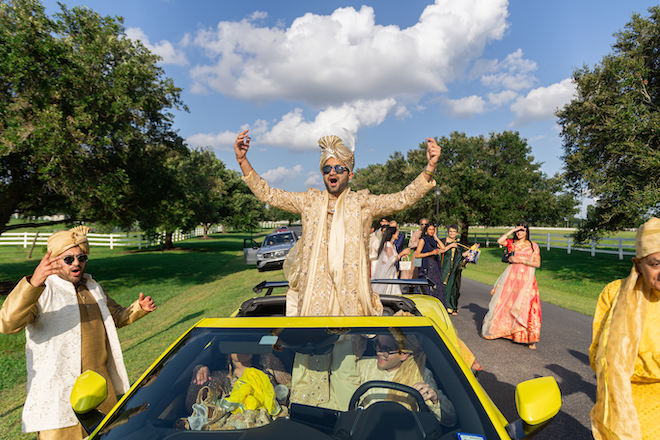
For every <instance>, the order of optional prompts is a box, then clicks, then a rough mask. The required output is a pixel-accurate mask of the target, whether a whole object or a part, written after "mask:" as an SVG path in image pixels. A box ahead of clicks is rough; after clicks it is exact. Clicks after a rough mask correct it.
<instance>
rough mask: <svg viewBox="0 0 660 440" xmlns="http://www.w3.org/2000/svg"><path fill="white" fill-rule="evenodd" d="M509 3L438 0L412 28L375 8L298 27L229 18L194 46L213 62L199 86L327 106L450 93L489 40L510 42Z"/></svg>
mask: <svg viewBox="0 0 660 440" xmlns="http://www.w3.org/2000/svg"><path fill="white" fill-rule="evenodd" d="M507 6H508V1H507V0H464V1H461V2H456V1H454V0H436V1H435V3H434V4H432V5H429V6H427V7H426V8H425V9H424V11H423V12H422V14H421V16H420V18H419V21H418V22H417V23H416V24H415V25H413V26H411V27H409V28H405V29H401V28H399V27H398V26H393V25H390V26H382V25H377V24H376V20H375V13H374V9H373V8H371V7H369V6H362V7H361V8H360V10H356V9H354V8H352V7H347V8H339V9H337V10H335V11H334V12H333V13H332V14H331V15H317V14H312V13H307V14H305V15H303V16H302V17H298V18H297V19H295V20H294V21H293V23H292V24H291V26H289V27H288V28H281V27H272V28H270V27H264V26H261V25H259V24H257V23H256V22H255V20H257V19H258V20H261V19H263V18H264V15H263V13H259V14H256V15H253V16H252V17H251V18H250V19H245V20H242V21H240V22H227V21H222V22H220V23H218V25H217V27H216V28H213V29H203V30H200V31H198V32H197V34H196V36H195V38H194V40H193V44H194V45H196V46H197V47H199V48H201V49H202V50H203V51H204V52H205V53H206V55H207V57H208V58H209V62H207V63H204V64H200V65H197V66H195V67H194V68H193V69H192V71H191V76H192V78H193V80H194V81H195V84H194V86H193V87H192V88H191V89H192V90H195V91H198V92H199V91H203V90H205V89H207V88H208V89H211V90H214V91H216V92H219V93H222V94H225V95H228V96H232V97H235V98H239V99H246V100H252V101H268V100H275V99H284V100H295V101H302V102H305V103H308V104H311V105H314V106H323V107H325V106H340V105H341V104H343V103H345V102H351V101H353V100H356V99H360V100H364V101H378V100H383V99H390V98H393V97H394V98H396V97H400V96H411V95H423V94H425V93H429V92H444V91H446V90H447V86H446V84H447V83H449V82H451V81H453V80H455V79H456V78H459V77H462V76H463V74H464V71H465V69H466V67H467V66H468V65H469V63H471V62H472V61H473V60H475V59H477V58H479V56H481V54H482V53H483V50H484V47H485V46H486V44H488V43H489V42H490V41H492V40H497V39H501V38H502V37H503V35H504V32H505V30H506V28H507V22H506V18H507V16H508V11H507ZM399 114H401V112H399ZM404 114H405V112H404Z"/></svg>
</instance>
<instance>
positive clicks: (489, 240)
mask: <svg viewBox="0 0 660 440" xmlns="http://www.w3.org/2000/svg"><path fill="white" fill-rule="evenodd" d="M469 236H470V242H471V243H480V244H482V245H485V246H486V247H489V246H490V245H491V244H495V245H496V244H497V239H498V238H500V236H501V234H489V233H483V232H478V233H470V234H469ZM531 238H532V240H533V241H535V242H536V243H537V244H538V245H539V246H541V247H545V248H546V249H547V250H550V249H551V248H554V249H566V253H567V254H570V253H571V252H573V251H580V252H589V253H590V254H591V256H592V257H594V256H596V254H614V255H618V256H619V260H623V258H624V256H632V257H634V256H635V239H634V238H603V239H601V240H599V241H598V242H596V241H595V240H591V242H589V243H581V244H579V245H576V244H575V243H574V241H573V237H571V236H570V235H554V234H541V233H534V232H532V233H531Z"/></svg>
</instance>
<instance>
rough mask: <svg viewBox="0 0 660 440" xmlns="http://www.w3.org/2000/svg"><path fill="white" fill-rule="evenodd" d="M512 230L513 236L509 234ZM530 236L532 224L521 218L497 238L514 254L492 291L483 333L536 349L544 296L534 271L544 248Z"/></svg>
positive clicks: (482, 329) (486, 336) (485, 335)
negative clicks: (540, 294) (521, 220)
mask: <svg viewBox="0 0 660 440" xmlns="http://www.w3.org/2000/svg"><path fill="white" fill-rule="evenodd" d="M510 234H513V239H511V238H508V237H509V235H510ZM529 237H530V235H529V225H528V224H527V222H519V223H518V225H517V226H516V227H515V228H513V229H511V230H510V231H508V232H506V233H505V234H503V235H502V236H501V237H500V238H498V239H497V243H498V244H499V245H500V246H506V247H507V250H508V251H509V252H513V255H511V257H509V264H508V265H507V268H506V269H505V270H504V272H503V273H502V275H500V277H499V278H498V279H497V281H496V282H495V286H494V287H493V290H491V292H490V293H491V295H492V298H491V299H490V304H489V305H488V313H486V316H485V317H484V321H483V325H482V327H481V334H482V335H483V337H484V338H486V339H497V338H507V339H511V340H512V341H514V342H518V343H520V344H528V345H529V348H531V349H535V348H536V343H537V342H538V341H539V336H540V334H541V298H540V296H539V288H538V284H537V283H536V277H535V276H534V273H535V271H536V268H537V267H540V266H541V252H540V250H539V246H538V245H537V244H536V243H534V242H532V241H531V240H530V238H529Z"/></svg>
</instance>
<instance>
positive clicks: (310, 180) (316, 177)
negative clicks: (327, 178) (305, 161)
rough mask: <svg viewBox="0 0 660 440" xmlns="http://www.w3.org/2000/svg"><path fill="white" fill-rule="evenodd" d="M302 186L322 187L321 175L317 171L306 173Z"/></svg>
mask: <svg viewBox="0 0 660 440" xmlns="http://www.w3.org/2000/svg"><path fill="white" fill-rule="evenodd" d="M304 186H313V187H317V188H319V187H322V186H323V179H322V178H321V174H320V173H319V172H318V171H311V172H309V173H307V180H305V184H304Z"/></svg>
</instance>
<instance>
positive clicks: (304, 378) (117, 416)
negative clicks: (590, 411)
mask: <svg viewBox="0 0 660 440" xmlns="http://www.w3.org/2000/svg"><path fill="white" fill-rule="evenodd" d="M273 287H278V286H277V283H275V285H273V284H272V283H271V284H262V285H260V286H258V287H257V290H258V291H259V290H261V289H264V288H266V289H269V291H268V293H270V291H271V290H272V288H273ZM280 287H281V286H280ZM381 299H382V302H383V305H384V307H385V312H384V316H374V317H315V318H314V317H286V316H282V315H284V309H285V308H284V305H285V304H284V297H283V296H280V295H270V294H268V295H265V296H261V297H257V298H253V299H251V300H248V301H246V302H245V303H243V305H242V306H241V307H240V308H239V309H238V310H237V311H236V312H235V313H234V314H233V315H232V316H231V317H229V318H217V319H202V320H201V321H199V322H198V323H197V324H195V325H194V326H193V327H192V328H191V329H190V330H188V331H187V332H186V333H185V334H183V335H182V336H181V337H180V338H179V339H178V340H176V341H175V342H174V343H173V344H172V345H171V346H170V347H169V348H168V349H167V350H166V351H165V352H164V353H163V354H162V355H161V356H160V358H159V359H157V360H156V362H154V364H153V365H152V366H151V367H150V368H149V369H148V370H147V371H146V372H145V373H144V374H143V375H142V377H140V379H139V380H138V381H136V383H135V384H134V385H133V386H132V387H131V389H130V390H129V391H128V392H127V393H126V394H125V395H124V396H123V398H122V399H121V400H120V401H119V402H118V404H117V405H116V406H115V407H114V409H113V410H112V411H111V412H110V414H107V416H106V415H103V414H100V413H99V412H98V411H97V410H96V409H95V407H96V406H97V405H98V404H99V403H100V402H101V401H102V400H103V399H104V398H105V389H106V386H105V382H104V380H103V378H102V377H100V376H99V375H96V374H95V373H92V372H86V373H85V374H83V375H82V376H81V377H80V378H79V380H78V382H77V383H76V386H75V387H74V391H73V393H72V396H71V403H72V405H73V407H74V410H75V411H76V412H77V414H78V416H79V419H80V420H81V422H82V423H83V425H84V426H85V427H86V429H88V430H89V431H88V432H90V437H89V438H90V439H105V440H111V439H136V440H137V439H140V440H142V439H145V440H146V439H149V440H157V439H167V440H185V439H191V440H192V439H242V440H250V439H255V440H261V439H264V440H265V439H268V440H273V439H287V440H290V439H305V440H307V439H334V440H362V439H378V440H383V439H402V440H412V439H442V440H449V439H452V440H482V439H523V438H530V437H531V436H533V435H534V434H536V433H537V432H539V430H540V429H542V428H543V427H545V426H547V424H548V423H549V422H550V421H551V419H552V418H553V417H554V416H555V415H556V414H557V412H558V411H559V409H560V407H561V402H562V400H561V394H560V391H559V387H558V386H557V383H556V382H555V380H554V379H553V378H552V377H541V378H538V379H533V380H530V381H527V382H523V383H521V384H519V385H518V386H517V388H516V393H515V399H516V406H517V408H518V413H519V416H520V419H519V420H515V421H512V422H509V421H507V420H506V419H505V418H504V416H503V415H502V413H501V412H500V411H499V410H498V409H497V408H496V407H495V405H494V404H493V402H492V401H491V399H490V398H489V397H488V395H487V394H486V393H485V391H484V390H483V388H482V387H481V385H480V384H479V382H478V380H477V378H476V377H475V375H474V374H473V371H472V370H471V368H470V367H471V366H472V365H471V362H472V361H473V360H474V359H473V357H472V356H471V353H470V352H469V350H467V348H466V347H464V346H463V345H462V343H461V342H460V339H459V338H458V337H457V335H456V332H455V330H454V328H453V326H451V321H450V320H449V317H448V316H447V313H446V311H445V310H444V307H442V305H441V303H439V302H438V301H437V300H436V299H434V298H431V297H429V296H422V295H404V296H386V295H383V296H381Z"/></svg>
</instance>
